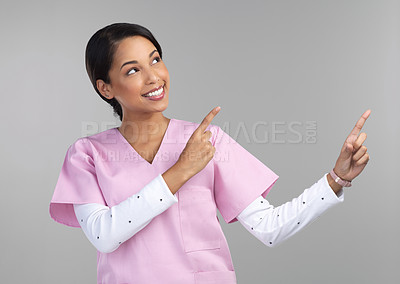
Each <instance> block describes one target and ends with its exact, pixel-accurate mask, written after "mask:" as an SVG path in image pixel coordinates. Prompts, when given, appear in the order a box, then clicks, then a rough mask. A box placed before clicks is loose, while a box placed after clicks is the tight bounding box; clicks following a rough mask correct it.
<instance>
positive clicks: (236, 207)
mask: <svg viewBox="0 0 400 284" xmlns="http://www.w3.org/2000/svg"><path fill="white" fill-rule="evenodd" d="M198 126H199V124H198V123H194V122H188V121H184V120H179V119H171V120H170V122H169V125H168V128H167V130H166V132H165V134H164V137H163V140H162V143H161V145H160V147H159V149H158V152H157V154H156V156H155V157H154V160H153V162H152V163H151V164H150V163H149V162H148V161H146V160H145V159H143V158H142V157H141V156H140V155H139V154H138V153H137V152H136V151H135V149H134V148H133V147H132V146H131V145H130V144H129V143H128V141H127V140H126V139H125V138H124V136H122V134H121V133H120V132H119V130H118V128H117V127H115V128H111V129H108V130H105V131H103V132H100V133H97V134H95V135H91V136H88V137H83V138H79V139H77V140H76V141H75V142H74V143H73V144H72V145H71V146H70V147H69V148H68V151H67V154H66V157H65V160H64V164H63V166H62V169H61V173H60V176H59V178H58V181H57V184H56V187H55V190H54V195H53V198H52V200H51V203H50V215H51V217H52V218H53V219H54V220H55V221H57V222H59V223H62V224H65V225H68V226H72V227H80V225H79V223H78V220H77V219H76V216H75V213H74V209H73V204H83V203H100V204H103V205H106V206H109V207H111V206H114V205H117V204H119V203H120V202H121V201H123V200H125V199H127V198H128V197H130V196H131V195H133V194H135V193H137V192H138V191H139V190H141V189H142V188H143V187H144V186H145V185H146V184H148V183H149V182H150V181H151V180H153V179H154V178H155V177H156V176H157V175H159V174H160V173H164V172H165V171H166V170H168V169H169V168H170V167H171V166H173V165H174V164H175V163H176V162H177V160H178V158H179V155H180V153H181V152H182V150H183V149H184V147H185V146H186V143H187V141H188V139H189V138H190V136H191V135H192V133H193V131H194V130H195V129H196V128H197V127H198ZM207 130H210V131H211V132H212V137H211V138H210V141H211V142H212V144H213V145H214V146H215V148H216V152H215V154H214V157H213V159H212V160H211V161H210V162H209V163H208V164H207V166H206V167H205V168H204V169H203V170H202V171H200V172H199V173H197V174H196V175H195V176H193V177H192V178H191V179H190V180H189V181H187V182H186V183H185V184H184V185H183V186H182V187H181V188H180V189H179V190H178V192H177V193H176V196H177V198H178V203H175V204H174V205H172V206H171V207H169V208H168V209H167V210H166V211H164V212H163V213H161V214H160V215H157V216H156V217H155V218H153V220H152V221H151V222H150V223H149V224H148V225H147V226H146V227H144V228H143V229H142V230H141V231H139V232H138V233H136V234H135V235H134V236H132V237H131V238H130V239H129V240H127V241H126V242H124V243H123V244H121V245H120V247H119V248H118V249H117V250H115V251H113V252H111V253H101V252H99V251H98V252H97V262H98V266H97V283H107V284H108V283H113V284H117V283H163V284H167V283H171V284H181V283H182V284H190V283H197V284H200V283H207V284H211V283H218V284H221V283H226V284H230V283H232V284H233V283H236V275H235V271H234V267H233V263H232V259H231V254H230V251H229V247H228V243H227V241H226V238H225V236H224V234H223V231H222V229H221V226H220V223H219V219H218V217H217V209H218V210H219V212H220V213H221V215H222V217H223V218H224V220H225V222H227V223H232V222H236V221H237V219H236V216H237V215H239V213H240V212H241V211H243V210H244V209H245V208H246V207H247V206H248V205H249V204H250V203H251V202H252V201H254V200H255V199H256V198H257V197H259V196H260V195H262V196H263V197H264V198H265V197H266V195H267V193H268V192H269V190H270V189H271V187H272V185H273V184H274V183H275V182H276V180H277V179H278V177H279V176H278V175H276V174H275V173H274V172H273V171H272V170H270V169H269V168H268V167H267V166H265V165H264V164H263V163H262V162H260V161H259V160H258V159H257V158H256V157H254V156H253V155H252V154H250V153H249V152H248V151H247V150H245V149H244V148H243V147H242V146H241V145H240V144H238V143H237V142H236V141H235V140H234V139H233V138H231V137H230V136H229V135H228V134H227V133H225V132H224V131H223V130H222V129H221V128H220V127H219V126H216V125H212V124H210V125H209V126H208V128H207Z"/></svg>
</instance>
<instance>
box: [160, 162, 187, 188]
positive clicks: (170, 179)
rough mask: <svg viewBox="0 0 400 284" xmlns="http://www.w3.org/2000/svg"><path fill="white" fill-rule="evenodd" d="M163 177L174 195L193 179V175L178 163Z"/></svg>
mask: <svg viewBox="0 0 400 284" xmlns="http://www.w3.org/2000/svg"><path fill="white" fill-rule="evenodd" d="M162 177H163V178H164V180H165V182H166V183H167V185H168V187H169V189H170V190H171V192H172V194H175V193H176V192H177V191H178V190H179V189H180V188H181V187H182V186H183V185H184V184H185V182H187V181H188V180H189V179H190V178H191V177H192V175H191V174H190V173H188V172H187V171H185V170H184V169H183V168H182V167H180V164H179V163H176V164H174V165H173V166H172V167H170V168H169V169H168V170H166V171H165V172H164V173H163V174H162Z"/></svg>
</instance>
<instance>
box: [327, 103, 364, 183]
mask: <svg viewBox="0 0 400 284" xmlns="http://www.w3.org/2000/svg"><path fill="white" fill-rule="evenodd" d="M370 113H371V110H370V109H369V110H367V111H365V112H364V113H363V115H362V116H361V118H360V119H359V120H358V121H357V123H356V125H355V127H354V128H353V130H352V131H351V133H350V134H349V136H347V138H346V140H345V142H344V144H343V147H342V149H341V151H340V155H339V158H338V159H337V161H336V164H335V167H334V168H333V171H334V172H335V173H336V175H337V176H338V177H340V178H341V179H343V180H347V181H352V180H353V179H354V178H355V177H356V176H358V175H359V174H360V173H361V172H362V171H363V170H364V168H365V166H366V165H367V163H368V161H369V154H368V153H367V147H365V146H364V145H362V144H363V143H364V141H365V139H367V134H366V133H364V132H362V133H361V134H360V135H358V133H360V131H361V128H362V127H363V125H364V123H365V121H366V120H367V118H368V116H369V115H370Z"/></svg>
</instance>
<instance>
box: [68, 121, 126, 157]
mask: <svg viewBox="0 0 400 284" xmlns="http://www.w3.org/2000/svg"><path fill="white" fill-rule="evenodd" d="M117 131H118V129H117V127H113V128H110V129H106V130H103V131H100V132H98V133H95V134H90V135H86V136H82V137H79V138H77V139H75V141H74V142H73V143H72V144H70V146H69V147H68V150H69V151H71V150H74V151H82V152H86V153H92V152H93V150H96V149H97V148H99V146H103V147H104V146H105V145H110V144H115V143H116V142H117V134H118V133H117Z"/></svg>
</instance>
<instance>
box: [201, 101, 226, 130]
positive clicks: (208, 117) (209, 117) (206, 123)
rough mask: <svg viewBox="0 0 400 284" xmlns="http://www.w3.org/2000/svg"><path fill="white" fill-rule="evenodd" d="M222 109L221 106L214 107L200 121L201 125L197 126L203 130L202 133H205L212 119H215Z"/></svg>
mask: <svg viewBox="0 0 400 284" xmlns="http://www.w3.org/2000/svg"><path fill="white" fill-rule="evenodd" d="M220 110H221V107H219V106H218V107H216V108H214V109H212V110H211V111H210V112H209V113H208V114H207V115H206V117H205V118H204V119H203V121H202V122H201V123H200V125H199V127H198V128H197V131H201V133H204V131H206V129H207V127H208V126H209V125H210V123H211V121H212V120H213V119H214V117H215V116H216V115H217V113H218V112H219V111H220Z"/></svg>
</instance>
